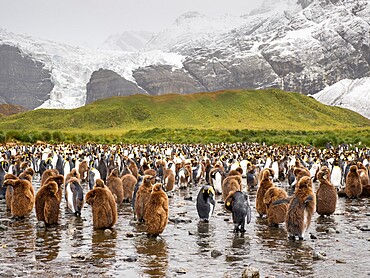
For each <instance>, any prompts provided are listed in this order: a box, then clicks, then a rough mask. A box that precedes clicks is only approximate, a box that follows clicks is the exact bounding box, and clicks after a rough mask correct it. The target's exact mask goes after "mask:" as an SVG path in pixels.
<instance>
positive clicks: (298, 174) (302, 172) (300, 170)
mask: <svg viewBox="0 0 370 278" xmlns="http://www.w3.org/2000/svg"><path fill="white" fill-rule="evenodd" d="M293 174H294V176H295V180H296V181H297V182H296V184H297V183H298V182H299V180H300V179H301V178H302V177H311V173H310V171H308V170H307V168H304V167H295V168H294V170H293Z"/></svg>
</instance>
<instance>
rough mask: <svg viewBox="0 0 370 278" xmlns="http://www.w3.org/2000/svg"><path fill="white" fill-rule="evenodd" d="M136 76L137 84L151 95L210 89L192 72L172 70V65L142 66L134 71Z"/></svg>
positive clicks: (187, 92)
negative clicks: (192, 74)
mask: <svg viewBox="0 0 370 278" xmlns="http://www.w3.org/2000/svg"><path fill="white" fill-rule="evenodd" d="M134 78H135V80H136V82H137V84H139V86H140V87H142V88H143V89H145V90H146V91H147V92H148V93H149V94H151V95H163V94H169V93H175V94H189V93H196V92H204V91H208V89H207V88H206V87H205V86H204V85H203V84H201V83H200V82H199V81H198V79H197V78H194V77H193V76H191V73H190V72H188V73H187V72H185V71H184V70H183V69H175V70H172V66H168V65H157V66H149V67H145V68H140V69H138V70H136V71H135V72H134Z"/></svg>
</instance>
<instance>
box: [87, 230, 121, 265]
mask: <svg viewBox="0 0 370 278" xmlns="http://www.w3.org/2000/svg"><path fill="white" fill-rule="evenodd" d="M111 231H112V233H106V232H104V230H96V229H94V230H93V232H92V245H91V251H92V258H93V259H95V260H98V261H99V260H100V259H112V258H114V257H115V256H116V245H117V232H116V231H115V230H111Z"/></svg>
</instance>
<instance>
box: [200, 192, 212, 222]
mask: <svg viewBox="0 0 370 278" xmlns="http://www.w3.org/2000/svg"><path fill="white" fill-rule="evenodd" d="M196 207H197V212H198V215H199V217H200V219H201V220H203V221H204V222H208V221H209V219H210V218H211V215H212V214H213V211H214V209H215V191H214V189H213V187H212V186H210V185H203V186H202V188H201V189H200V190H199V193H198V196H197V205H196Z"/></svg>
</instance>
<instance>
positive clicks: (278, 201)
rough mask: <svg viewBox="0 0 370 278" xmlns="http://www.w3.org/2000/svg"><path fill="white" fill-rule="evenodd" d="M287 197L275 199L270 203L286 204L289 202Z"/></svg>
mask: <svg viewBox="0 0 370 278" xmlns="http://www.w3.org/2000/svg"><path fill="white" fill-rule="evenodd" d="M289 201H290V200H289V199H280V200H276V201H275V202H273V203H272V204H273V205H280V204H288V203H289Z"/></svg>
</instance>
